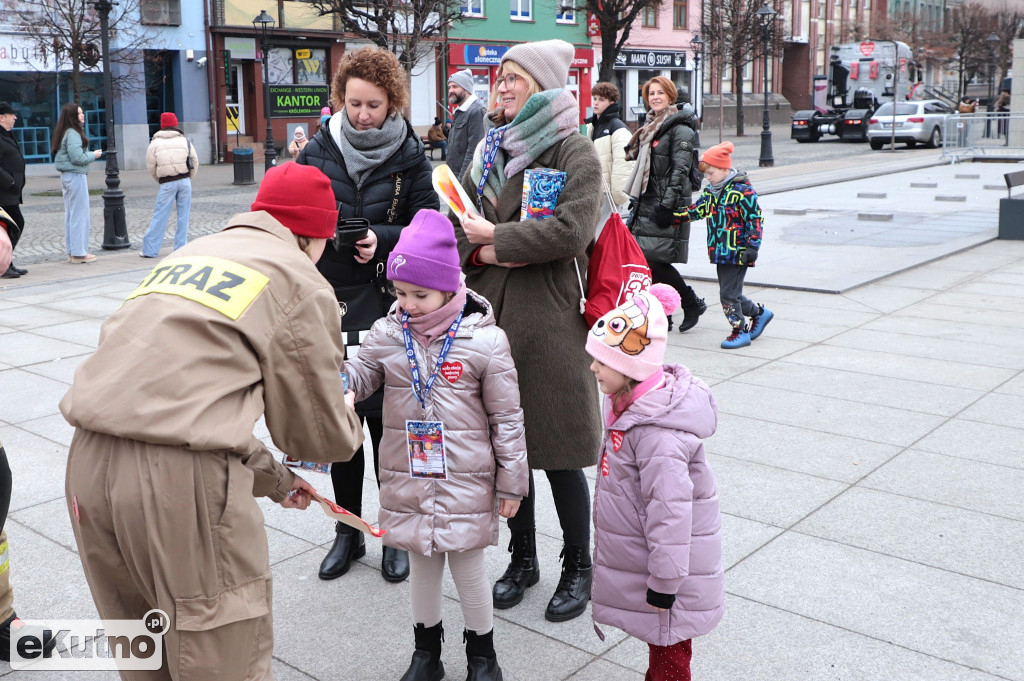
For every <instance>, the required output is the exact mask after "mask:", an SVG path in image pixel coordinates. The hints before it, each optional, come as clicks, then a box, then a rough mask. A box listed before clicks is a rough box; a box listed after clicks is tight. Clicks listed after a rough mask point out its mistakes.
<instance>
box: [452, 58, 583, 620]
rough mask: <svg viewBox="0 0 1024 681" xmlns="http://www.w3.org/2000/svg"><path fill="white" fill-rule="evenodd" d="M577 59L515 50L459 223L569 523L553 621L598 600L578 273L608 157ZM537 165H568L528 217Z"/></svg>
mask: <svg viewBox="0 0 1024 681" xmlns="http://www.w3.org/2000/svg"><path fill="white" fill-rule="evenodd" d="M572 57H573V48H572V45H569V44H568V43H566V42H565V41H562V40H545V41H541V42H537V43H523V44H521V45H516V46H515V47H513V48H511V49H510V50H509V51H508V52H506V53H505V56H504V57H503V58H502V62H501V68H500V70H499V72H498V78H497V80H496V83H497V86H496V88H495V91H494V93H493V94H492V102H493V103H494V105H495V108H494V110H493V111H492V112H491V113H490V114H488V117H487V120H486V124H487V125H488V128H489V129H488V131H487V134H486V137H485V138H484V140H481V142H480V144H478V145H477V149H476V153H475V154H474V157H473V163H472V165H471V166H470V168H469V171H468V172H465V173H463V176H462V183H463V187H464V188H465V190H466V193H467V195H468V196H469V197H474V198H475V199H476V200H477V206H476V208H475V209H474V210H477V211H479V214H477V213H474V214H473V215H472V216H470V217H467V218H466V219H465V221H464V222H463V223H461V224H456V226H455V233H456V235H457V236H458V238H459V253H460V255H461V257H462V267H463V271H464V272H465V273H466V284H467V285H468V286H470V287H471V288H472V289H473V290H475V291H478V292H479V293H480V294H481V295H483V296H484V297H485V298H487V299H488V300H489V301H491V305H493V306H494V316H495V317H496V318H497V320H498V326H500V327H501V328H502V329H504V330H505V333H507V334H508V340H509V343H510V344H511V346H512V357H513V359H515V361H516V366H517V367H518V368H519V389H520V391H521V394H522V400H523V413H524V415H525V418H526V449H527V452H528V455H529V459H530V468H531V469H540V470H543V471H544V472H545V473H546V474H547V478H548V482H549V483H550V484H551V494H552V496H553V497H554V501H555V509H556V511H557V512H558V520H559V524H560V525H561V528H562V539H563V541H564V548H563V551H562V556H561V557H562V559H563V562H562V574H561V578H560V579H559V581H558V585H557V586H556V587H555V593H554V595H553V596H552V597H551V599H550V601H549V602H548V606H547V609H546V610H545V612H544V616H545V617H546V618H547V619H548V620H550V621H552V622H564V621H566V620H570V619H573V618H574V617H578V616H579V615H580V614H582V613H583V611H584V610H586V607H587V601H588V600H589V599H590V574H591V562H590V517H589V508H590V486H589V484H588V483H587V479H586V477H585V476H584V474H583V470H582V469H583V468H585V467H587V466H593V465H594V463H595V460H596V454H597V445H598V441H599V439H600V436H601V424H600V415H599V414H598V409H597V401H598V400H597V386H596V385H595V384H594V381H593V379H592V378H591V377H590V376H589V375H588V373H587V366H588V365H589V364H590V360H589V359H588V357H587V354H586V352H585V351H584V349H583V340H584V338H585V337H586V334H587V325H586V322H585V321H584V319H583V315H582V314H581V310H580V297H581V291H580V283H579V279H577V275H576V265H578V266H579V269H580V271H581V272H586V271H587V256H586V249H587V246H588V244H589V243H590V242H591V241H592V240H593V238H594V233H595V231H596V228H597V220H598V213H599V211H600V209H601V203H602V198H601V183H600V182H597V181H595V180H596V178H597V177H599V175H600V173H601V165H600V161H599V160H598V158H597V152H596V151H595V150H594V144H593V142H591V141H590V140H589V139H587V138H586V137H584V136H583V135H580V134H579V104H578V103H577V101H576V98H575V97H574V96H573V94H572V92H570V91H569V90H567V89H566V88H565V83H566V78H567V77H568V72H569V64H570V63H571V61H572ZM528 168H547V169H552V170H556V171H561V172H563V173H565V186H564V188H563V189H562V191H561V193H560V194H559V196H558V199H557V202H556V205H555V207H554V212H553V214H552V215H551V216H550V217H546V218H544V219H542V220H541V219H522V218H521V217H520V208H521V205H522V196H523V177H524V175H525V171H526V170H527V169H528ZM453 219H455V220H456V222H458V220H457V218H453ZM574 260H575V261H576V262H575V264H574V262H573V261H574ZM530 479H531V483H530V495H529V496H528V497H527V498H525V499H524V500H523V505H522V507H521V508H520V510H519V513H517V514H516V516H515V517H514V518H511V519H509V523H508V525H509V529H510V530H511V531H512V540H511V542H510V545H509V551H510V552H511V553H512V560H511V561H510V562H509V566H508V569H507V570H506V571H505V574H504V575H503V576H502V577H501V579H499V580H498V582H497V583H496V584H495V585H494V605H495V607H496V608H499V609H503V608H511V607H513V606H514V605H516V604H518V603H519V602H521V601H522V600H523V596H524V594H525V592H526V589H527V588H528V587H530V586H533V585H534V584H537V582H538V580H539V579H540V572H539V569H540V568H539V561H538V557H537V550H536V535H535V517H534V514H535V511H534V509H535V505H536V502H535V498H536V491H535V487H534V485H533V476H532V475H531V478H530Z"/></svg>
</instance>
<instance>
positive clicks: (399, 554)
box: [380, 546, 409, 582]
mask: <svg viewBox="0 0 1024 681" xmlns="http://www.w3.org/2000/svg"><path fill="white" fill-rule="evenodd" d="M380 573H381V574H382V575H383V576H384V579H385V580H387V581H389V582H401V581H402V580H404V579H405V578H406V577H408V576H409V554H408V553H406V552H405V551H402V550H401V549H395V548H392V547H390V546H385V547H384V558H382V559H381V561H380Z"/></svg>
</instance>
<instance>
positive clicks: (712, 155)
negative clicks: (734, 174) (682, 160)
mask: <svg viewBox="0 0 1024 681" xmlns="http://www.w3.org/2000/svg"><path fill="white" fill-rule="evenodd" d="M735 148H736V147H734V146H733V145H732V142H722V143H721V144H716V145H715V146H713V147H708V150H707V151H705V152H704V155H703V156H701V157H700V160H702V161H704V162H705V163H707V164H708V165H711V166H714V167H716V168H721V169H722V170H729V169H730V168H732V152H733V150H734V149H735Z"/></svg>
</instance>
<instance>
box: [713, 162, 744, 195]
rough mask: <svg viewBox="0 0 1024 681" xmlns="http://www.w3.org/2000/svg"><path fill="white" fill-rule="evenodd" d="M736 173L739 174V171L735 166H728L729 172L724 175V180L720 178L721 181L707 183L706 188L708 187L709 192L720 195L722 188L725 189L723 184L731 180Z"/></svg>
mask: <svg viewBox="0 0 1024 681" xmlns="http://www.w3.org/2000/svg"><path fill="white" fill-rule="evenodd" d="M737 175H739V172H737V171H736V169H735V168H730V169H729V174H728V175H726V176H725V179H724V180H722V181H721V182H716V183H715V184H709V185H708V189H710V190H711V193H712V194H714V195H715V196H721V194H722V190H723V189H725V185H727V184H729V183H730V182H732V179H733V178H734V177H736V176H737Z"/></svg>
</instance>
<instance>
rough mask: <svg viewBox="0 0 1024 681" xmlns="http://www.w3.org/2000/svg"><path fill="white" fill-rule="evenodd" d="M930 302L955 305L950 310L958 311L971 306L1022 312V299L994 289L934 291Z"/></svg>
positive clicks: (1008, 313) (1023, 307) (1023, 311)
mask: <svg viewBox="0 0 1024 681" xmlns="http://www.w3.org/2000/svg"><path fill="white" fill-rule="evenodd" d="M932 302H935V303H937V304H942V305H951V306H956V308H957V309H955V310H951V312H959V311H960V308H963V307H972V308H975V309H982V310H995V311H997V312H1001V313H1002V314H1005V315H1008V316H1010V315H1014V314H1019V313H1024V300H1020V299H1017V298H1008V297H1004V296H1001V295H998V294H997V293H996V292H995V291H990V292H989V293H988V294H984V293H975V292H968V291H963V290H959V289H955V290H951V291H945V292H943V293H936V294H935V297H934V298H933V299H932Z"/></svg>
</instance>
